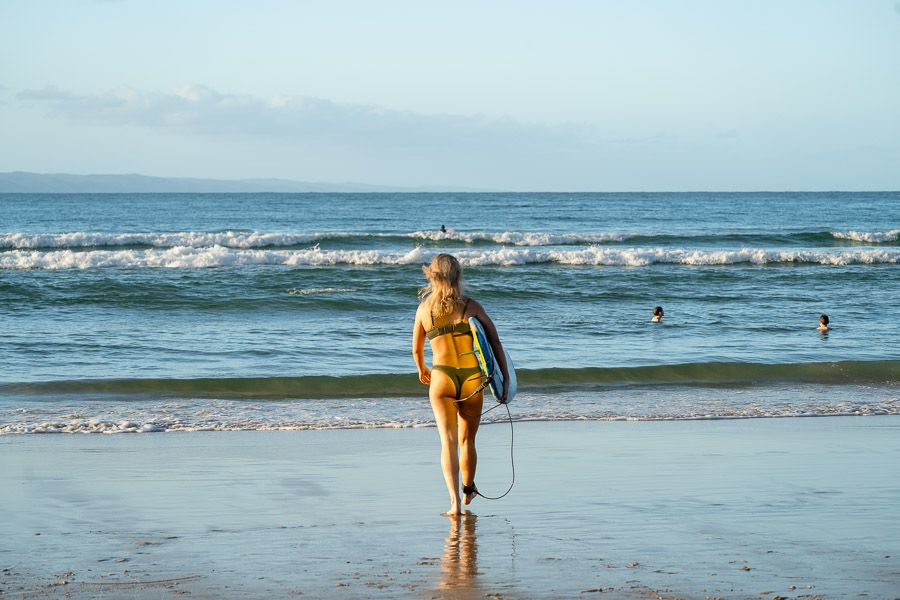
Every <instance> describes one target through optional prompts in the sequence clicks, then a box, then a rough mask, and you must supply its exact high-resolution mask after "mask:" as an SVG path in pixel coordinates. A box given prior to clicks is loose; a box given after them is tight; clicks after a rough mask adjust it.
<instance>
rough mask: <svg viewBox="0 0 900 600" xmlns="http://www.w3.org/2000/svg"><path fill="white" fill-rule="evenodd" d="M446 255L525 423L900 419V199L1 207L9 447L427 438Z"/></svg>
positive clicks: (162, 199)
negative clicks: (436, 314) (330, 434)
mask: <svg viewBox="0 0 900 600" xmlns="http://www.w3.org/2000/svg"><path fill="white" fill-rule="evenodd" d="M442 224H444V225H446V227H447V228H448V231H447V232H446V233H442V232H440V226H441V225H442ZM438 252H451V253H453V254H455V255H456V256H457V257H459V258H460V260H461V261H462V263H463V265H464V267H465V275H464V277H465V284H466V287H467V290H468V292H469V293H470V294H471V295H472V297H474V298H476V299H478V300H479V301H480V302H481V303H482V304H483V305H484V306H485V307H486V309H487V310H488V312H489V313H490V314H491V316H492V317H493V319H494V320H495V322H496V323H497V325H498V329H499V331H500V334H501V338H502V340H503V342H504V345H505V346H506V347H507V349H508V350H509V351H510V353H511V354H512V356H513V358H514V360H515V362H516V365H517V367H518V369H519V377H520V384H521V389H520V395H519V396H518V397H517V398H516V400H515V402H514V403H513V405H512V406H511V409H512V412H513V416H514V418H517V419H527V420H555V419H698V418H700V419H702V418H741V417H757V416H783V417H800V416H819V415H833V414H842V415H846V414H900V343H898V336H900V325H898V318H897V299H898V297H900V192H884V193H752V194H722V193H678V194H665V193H659V194H646V193H639V194H554V193H533V194H500V193H497V194H171V195H170V194H102V195H81V194H73V195H40V194H22V195H9V194H7V195H0V336H2V342H3V343H2V344H0V433H38V432H135V431H147V432H150V431H174V430H187V431H192V430H209V429H303V428H334V427H404V426H422V425H428V424H429V423H430V421H431V412H430V408H429V406H428V402H427V398H426V396H427V392H426V389H425V387H424V386H421V385H420V384H419V383H418V380H417V378H416V376H415V374H414V371H415V369H414V366H413V363H412V360H411V354H410V346H411V339H410V336H411V329H412V318H413V315H414V313H415V308H416V302H417V300H416V292H417V289H418V288H419V287H420V286H421V285H423V284H424V280H423V278H422V275H421V269H420V266H421V264H422V263H423V262H425V261H428V260H430V258H431V257H432V256H433V255H434V254H436V253H438ZM655 305H662V306H663V307H664V308H665V311H666V316H665V318H664V321H663V323H662V324H659V325H656V324H650V323H649V319H650V316H651V309H652V308H653V306H655ZM823 312H824V313H828V314H829V315H830V316H831V319H832V325H833V331H832V332H831V333H829V334H827V335H822V334H819V333H818V332H817V331H816V327H817V325H818V322H817V321H818V316H819V314H820V313H823ZM426 355H427V352H426ZM494 415H497V416H496V417H495V416H494ZM503 416H504V417H505V411H504V414H503ZM486 418H487V419H489V420H490V419H498V418H500V411H494V412H493V413H489V415H487V416H486Z"/></svg>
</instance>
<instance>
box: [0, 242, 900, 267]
mask: <svg viewBox="0 0 900 600" xmlns="http://www.w3.org/2000/svg"><path fill="white" fill-rule="evenodd" d="M434 254H435V252H434V251H432V250H429V249H425V248H422V247H416V248H413V249H411V250H408V251H403V252H391V251H383V250H323V249H321V248H318V247H313V248H308V249H304V250H263V249H253V250H241V249H235V248H226V247H224V246H212V247H209V248H194V247H189V246H177V247H174V248H167V249H146V250H86V251H73V250H51V251H39V250H30V251H29V250H9V251H5V252H0V269H95V268H111V267H115V268H154V267H158V268H170V269H197V268H209V267H246V266H255V265H279V266H285V267H303V266H314V267H322V266H339V265H359V266H372V265H414V264H418V263H422V262H424V261H427V260H430V259H431V257H432V256H433V255H434ZM455 255H456V256H457V257H458V258H459V259H460V261H461V262H462V264H463V265H464V266H468V267H480V266H516V265H526V264H550V263H555V264H560V265H571V266H579V265H585V266H619V267H643V266H648V265H654V264H671V265H687V266H714V265H733V264H755V265H773V264H814V265H834V266H838V265H875V264H897V263H900V249H898V248H884V249H839V250H837V249H835V250H832V249H823V250H777V249H765V248H741V249H736V250H696V249H691V248H663V247H657V248H608V247H600V246H588V247H585V248H579V249H572V250H563V249H559V250H553V249H534V248H492V249H485V250H474V249H469V250H459V251H456V252H455Z"/></svg>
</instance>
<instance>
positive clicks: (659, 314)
mask: <svg viewBox="0 0 900 600" xmlns="http://www.w3.org/2000/svg"><path fill="white" fill-rule="evenodd" d="M664 314H666V313H665V312H664V311H663V307H662V306H657V307H655V308H654V309H653V318H652V319H650V322H651V323H662V318H663V315H664Z"/></svg>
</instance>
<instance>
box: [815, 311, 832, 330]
mask: <svg viewBox="0 0 900 600" xmlns="http://www.w3.org/2000/svg"><path fill="white" fill-rule="evenodd" d="M828 321H829V319H828V315H826V314H825V313H822V315H820V316H819V328H818V330H817V331H818V332H819V333H828V332H829V331H831V327H829V326H828Z"/></svg>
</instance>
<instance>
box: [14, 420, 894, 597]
mask: <svg viewBox="0 0 900 600" xmlns="http://www.w3.org/2000/svg"><path fill="white" fill-rule="evenodd" d="M898 433H900V421H898V420H897V419H896V418H894V417H891V416H882V417H878V416H873V417H828V418H805V419H804V418H789V419H740V420H698V421H655V422H654V421H649V422H648V421H643V422H628V421H617V422H602V421H594V422H559V423H550V422H518V423H516V424H515V460H516V484H515V487H514V488H513V491H512V493H511V494H510V495H509V496H507V497H506V498H504V499H503V500H499V501H496V502H491V501H487V500H484V499H482V498H478V499H476V500H475V501H474V502H473V504H472V505H471V506H470V510H471V513H472V514H471V515H470V516H467V517H463V518H461V519H451V518H448V517H445V516H441V514H440V513H441V511H443V510H446V507H447V504H448V502H447V498H446V491H445V489H444V488H443V482H442V481H441V475H440V470H439V466H438V450H439V445H438V440H437V434H436V431H435V430H434V429H433V428H427V427H425V428H412V429H409V428H407V429H367V430H332V431H273V432H259V431H246V432H206V433H204V432H194V433H188V434H186V433H157V434H140V435H112V436H109V435H53V436H50V435H40V436H34V435H32V436H3V437H0V467H2V469H3V472H4V474H5V484H4V486H3V488H2V493H0V496H2V504H3V507H4V510H3V515H4V516H3V529H4V532H5V534H4V536H3V538H2V540H0V569H2V574H0V595H2V596H3V597H8V598H19V597H22V598H44V597H47V598H55V597H60V598H61V597H73V598H98V597H106V598H168V597H176V596H180V595H187V596H190V597H195V598H267V597H294V596H298V597H299V596H304V597H311V598H317V597H336V598H360V597H376V598H380V597H383V598H395V597H401V598H483V597H496V598H558V597H602V598H616V597H622V598H632V597H633V598H644V597H647V598H659V597H662V598H707V597H722V598H751V597H753V598H759V597H768V598H775V597H782V598H815V597H820V598H854V597H867V598H895V597H900V564H898V561H900V526H898V516H900V508H898V507H900V479H898V478H897V471H896V469H897V465H898V464H900V460H898V459H900V435H898ZM509 434H510V431H509V426H508V424H503V423H498V424H494V425H488V426H485V427H484V428H483V429H482V431H481V433H480V434H479V435H480V438H479V453H480V455H479V459H480V463H479V470H478V479H477V481H478V484H479V487H480V489H481V491H482V492H483V493H485V494H487V495H492V494H499V493H502V491H503V490H504V489H505V488H506V487H507V485H508V483H509V481H510V461H509V442H510V436H509Z"/></svg>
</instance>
